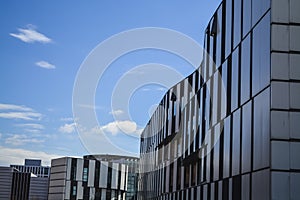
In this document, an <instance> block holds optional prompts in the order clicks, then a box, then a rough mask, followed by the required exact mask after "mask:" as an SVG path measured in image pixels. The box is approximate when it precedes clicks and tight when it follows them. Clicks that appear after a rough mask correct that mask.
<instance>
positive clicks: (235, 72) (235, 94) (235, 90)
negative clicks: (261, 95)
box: [231, 47, 239, 112]
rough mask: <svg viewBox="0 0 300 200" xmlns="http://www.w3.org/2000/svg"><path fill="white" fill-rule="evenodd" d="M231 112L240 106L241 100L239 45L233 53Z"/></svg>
mask: <svg viewBox="0 0 300 200" xmlns="http://www.w3.org/2000/svg"><path fill="white" fill-rule="evenodd" d="M231 66H232V67H231V112H232V111H234V110H235V109H236V108H237V107H238V100H239V47H238V48H236V49H235V50H234V52H233V54H232V65H231Z"/></svg>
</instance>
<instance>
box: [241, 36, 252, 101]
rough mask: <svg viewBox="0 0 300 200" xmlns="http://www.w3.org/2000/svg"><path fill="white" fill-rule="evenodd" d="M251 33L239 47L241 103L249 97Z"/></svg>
mask: <svg viewBox="0 0 300 200" xmlns="http://www.w3.org/2000/svg"><path fill="white" fill-rule="evenodd" d="M250 42H251V35H250V34H249V35H248V36H247V38H246V39H245V40H244V41H243V42H242V49H241V104H244V103H245V102H246V101H248V100H249V98H250V84H251V79H250V77H251V75H250V72H251V68H250V64H251V62H250V61H251V44H250Z"/></svg>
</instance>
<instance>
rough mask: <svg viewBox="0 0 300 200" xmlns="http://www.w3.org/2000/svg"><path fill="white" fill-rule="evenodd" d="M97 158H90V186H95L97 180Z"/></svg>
mask: <svg viewBox="0 0 300 200" xmlns="http://www.w3.org/2000/svg"><path fill="white" fill-rule="evenodd" d="M95 163H96V161H95V160H89V176H88V187H94V181H95Z"/></svg>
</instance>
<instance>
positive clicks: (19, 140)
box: [5, 134, 44, 146]
mask: <svg viewBox="0 0 300 200" xmlns="http://www.w3.org/2000/svg"><path fill="white" fill-rule="evenodd" d="M42 142H44V140H39V139H36V138H33V137H29V136H27V135H25V134H14V135H11V136H10V137H8V138H6V139H5V144H11V145H14V146H20V145H24V144H28V143H35V144H39V143H42Z"/></svg>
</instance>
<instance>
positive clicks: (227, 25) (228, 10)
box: [225, 0, 232, 58]
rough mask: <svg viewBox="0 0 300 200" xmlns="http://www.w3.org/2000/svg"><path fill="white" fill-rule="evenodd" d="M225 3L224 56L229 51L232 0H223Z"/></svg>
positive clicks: (228, 53) (230, 43)
mask: <svg viewBox="0 0 300 200" xmlns="http://www.w3.org/2000/svg"><path fill="white" fill-rule="evenodd" d="M225 3H226V11H225V12H226V18H225V20H226V21H225V58H227V57H228V56H229V55H230V53H231V46H232V42H231V33H232V30H231V28H232V21H231V17H232V0H227V1H225Z"/></svg>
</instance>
